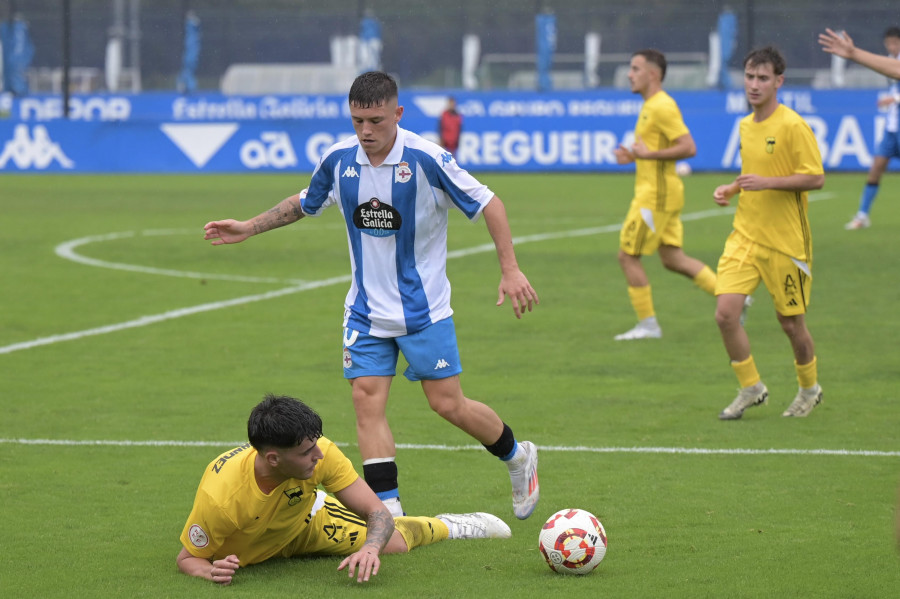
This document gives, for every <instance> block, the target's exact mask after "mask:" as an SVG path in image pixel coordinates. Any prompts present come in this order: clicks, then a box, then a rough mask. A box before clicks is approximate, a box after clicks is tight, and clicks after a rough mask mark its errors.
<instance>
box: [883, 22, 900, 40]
mask: <svg viewBox="0 0 900 599" xmlns="http://www.w3.org/2000/svg"><path fill="white" fill-rule="evenodd" d="M884 37H885V38H888V37H900V27H897V26H896V25H891V26H890V27H888V28H887V29H885V30H884Z"/></svg>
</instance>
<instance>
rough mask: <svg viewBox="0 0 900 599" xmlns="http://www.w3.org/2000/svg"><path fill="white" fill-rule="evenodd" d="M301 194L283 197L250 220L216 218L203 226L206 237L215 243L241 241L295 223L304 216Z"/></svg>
mask: <svg viewBox="0 0 900 599" xmlns="http://www.w3.org/2000/svg"><path fill="white" fill-rule="evenodd" d="M300 195H301V194H299V193H298V194H294V195H292V196H290V197H289V198H285V199H283V200H282V201H281V202H279V203H278V205H276V206H275V207H273V208H270V209H269V210H266V211H265V212H263V213H262V214H260V215H258V216H254V217H253V218H251V219H250V220H244V221H238V220H232V219H228V220H214V221H212V222H209V223H206V225H204V226H203V230H204V231H205V235H204V237H203V238H204V239H206V240H207V241H209V240H211V241H212V244H213V245H222V244H225V243H239V242H241V241H244V240H245V239H247V238H248V237H251V236H252V235H258V234H259V233H265V232H266V231H271V230H272V229H277V228H278V227H283V226H285V225H289V224H291V223H295V222H297V221H298V220H300V219H301V218H303V217H304V216H306V215H305V214H303V210H301V209H300Z"/></svg>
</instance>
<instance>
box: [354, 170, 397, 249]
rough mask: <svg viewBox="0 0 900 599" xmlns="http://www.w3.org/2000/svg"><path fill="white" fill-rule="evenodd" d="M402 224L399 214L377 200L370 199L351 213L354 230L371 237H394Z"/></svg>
mask: <svg viewBox="0 0 900 599" xmlns="http://www.w3.org/2000/svg"><path fill="white" fill-rule="evenodd" d="M400 164H404V163H402V162H401V163H400ZM411 174H412V173H410V175H411ZM402 222H403V221H402V219H401V218H400V213H399V212H397V211H396V210H395V209H394V207H393V206H391V205H390V204H385V203H384V202H382V201H381V200H379V199H378V198H372V199H371V200H369V201H368V202H366V203H365V204H360V205H359V206H357V207H356V210H354V211H353V224H354V225H356V228H357V229H359V230H360V231H361V232H363V233H365V234H366V235H371V236H373V237H388V236H389V235H396V234H397V231H399V230H400V225H401V224H402Z"/></svg>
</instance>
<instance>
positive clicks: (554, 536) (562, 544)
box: [538, 509, 606, 574]
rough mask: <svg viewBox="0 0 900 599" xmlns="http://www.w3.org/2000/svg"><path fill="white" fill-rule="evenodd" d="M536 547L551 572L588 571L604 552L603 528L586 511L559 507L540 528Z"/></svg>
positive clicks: (581, 572) (598, 521)
mask: <svg viewBox="0 0 900 599" xmlns="http://www.w3.org/2000/svg"><path fill="white" fill-rule="evenodd" d="M538 547H540V549H541V553H542V554H543V555H544V559H545V560H547V565H548V566H550V569H551V570H553V571H554V572H558V573H559V574H588V573H590V572H592V571H593V570H594V568H596V567H597V566H598V565H599V564H600V562H601V561H603V556H604V555H606V531H605V530H603V525H602V524H600V520H598V519H597V517H596V516H594V515H593V514H592V513H590V512H587V511H585V510H579V509H567V510H559V511H558V512H556V513H555V514H553V515H552V516H550V519H549V520H547V523H546V524H544V528H542V529H541V534H540V537H539V539H538Z"/></svg>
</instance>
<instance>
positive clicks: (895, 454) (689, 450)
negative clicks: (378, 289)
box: [0, 438, 900, 458]
mask: <svg viewBox="0 0 900 599" xmlns="http://www.w3.org/2000/svg"><path fill="white" fill-rule="evenodd" d="M244 443H246V441H174V440H168V441H166V440H158V441H154V440H146V441H134V440H114V439H93V440H91V439H3V438H0V445H2V444H7V445H38V446H40V445H46V446H67V447H79V446H81V447H83V446H102V447H109V446H114V447H223V448H230V447H236V446H239V445H243V444H244ZM335 445H337V446H339V447H352V446H354V445H355V444H353V443H347V442H341V441H339V442H335ZM397 449H409V450H426V451H484V447H482V446H481V445H432V444H416V443H398V444H397ZM538 449H540V450H541V451H549V452H560V453H640V454H664V455H672V454H681V455H796V456H837V457H876V458H900V451H878V450H864V449H775V448H770V449H746V448H745V449H739V448H726V449H722V448H704V447H589V446H585V445H574V446H565V445H539V446H538Z"/></svg>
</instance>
